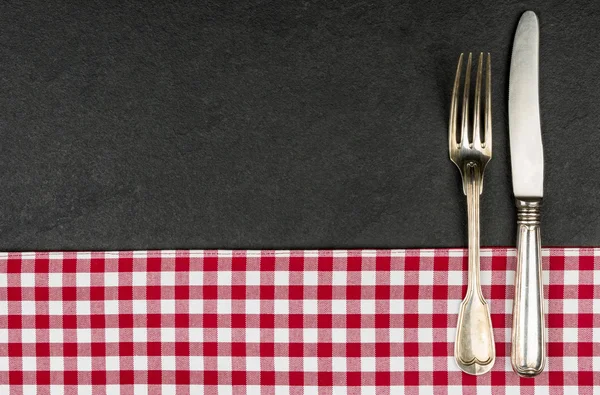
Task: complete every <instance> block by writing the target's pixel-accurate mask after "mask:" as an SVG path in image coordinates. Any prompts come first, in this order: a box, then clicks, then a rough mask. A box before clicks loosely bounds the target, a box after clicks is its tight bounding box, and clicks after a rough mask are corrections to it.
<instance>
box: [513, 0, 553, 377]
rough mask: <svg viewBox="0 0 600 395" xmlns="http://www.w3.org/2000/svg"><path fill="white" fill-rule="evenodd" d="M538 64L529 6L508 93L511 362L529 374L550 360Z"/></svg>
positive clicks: (519, 33)
mask: <svg viewBox="0 0 600 395" xmlns="http://www.w3.org/2000/svg"><path fill="white" fill-rule="evenodd" d="M538 68H539V25H538V19H537V16H536V15H535V13H534V12H532V11H527V12H525V13H524V14H523V15H522V16H521V19H520V20H519V24H518V26H517V31H516V33H515V38H514V42H513V51H512V57H511V64H510V81H509V96H508V115H509V137H510V155H511V169H512V183H513V193H514V195H515V204H516V206H517V269H516V272H515V299H514V305H513V327H512V347H511V364H512V367H513V369H514V371H515V372H516V373H517V374H519V375H520V376H523V377H533V376H536V375H538V374H540V373H541V372H542V371H543V370H544V365H545V361H546V340H545V332H546V330H545V324H544V309H543V304H544V297H543V288H542V259H541V256H542V254H541V235H540V207H541V204H542V197H543V194H544V186H543V184H544V154H543V147H542V129H541V123H540V108H539V88H538V80H539V76H538Z"/></svg>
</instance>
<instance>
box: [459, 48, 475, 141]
mask: <svg viewBox="0 0 600 395" xmlns="http://www.w3.org/2000/svg"><path fill="white" fill-rule="evenodd" d="M471 58H472V54H471V53H470V52H469V59H468V60H467V71H466V72H465V88H464V91H463V108H462V127H461V131H460V144H461V145H462V146H463V147H465V148H468V147H469V146H470V144H469V90H470V85H471Z"/></svg>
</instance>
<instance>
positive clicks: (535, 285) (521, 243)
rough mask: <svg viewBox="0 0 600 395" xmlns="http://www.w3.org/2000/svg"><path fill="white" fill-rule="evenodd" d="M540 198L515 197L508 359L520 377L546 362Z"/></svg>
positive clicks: (540, 368) (539, 368) (534, 371)
mask: <svg viewBox="0 0 600 395" xmlns="http://www.w3.org/2000/svg"><path fill="white" fill-rule="evenodd" d="M541 205H542V200H541V199H529V200H524V199H516V206H517V227H518V229H517V270H516V274H515V300H514V305H513V325H512V350H511V363H512V367H513V369H514V371H515V372H516V373H517V374H519V375H520V376H523V377H533V376H537V375H538V374H540V373H541V372H542V370H544V365H545V362H546V341H545V337H546V330H545V325H544V295H543V287H542V248H541V241H540V206H541Z"/></svg>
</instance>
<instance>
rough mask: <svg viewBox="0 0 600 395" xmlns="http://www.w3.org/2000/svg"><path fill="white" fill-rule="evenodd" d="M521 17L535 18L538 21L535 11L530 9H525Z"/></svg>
mask: <svg viewBox="0 0 600 395" xmlns="http://www.w3.org/2000/svg"><path fill="white" fill-rule="evenodd" d="M521 19H535V20H536V21H537V15H536V14H535V12H533V11H531V10H529V11H525V12H524V13H523V14H522V15H521Z"/></svg>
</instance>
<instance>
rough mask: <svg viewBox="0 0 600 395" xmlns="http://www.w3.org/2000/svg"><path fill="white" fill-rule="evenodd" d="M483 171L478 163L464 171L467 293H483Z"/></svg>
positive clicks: (468, 165)
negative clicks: (481, 199) (480, 271)
mask: <svg viewBox="0 0 600 395" xmlns="http://www.w3.org/2000/svg"><path fill="white" fill-rule="evenodd" d="M482 170H483V169H482V168H481V165H480V164H478V163H477V162H468V163H467V164H465V168H464V171H463V174H464V177H463V183H464V189H465V192H466V194H467V218H468V228H469V274H468V276H469V281H468V287H467V292H478V293H481V283H480V279H479V194H480V193H481V183H482V174H483V171H482Z"/></svg>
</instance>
